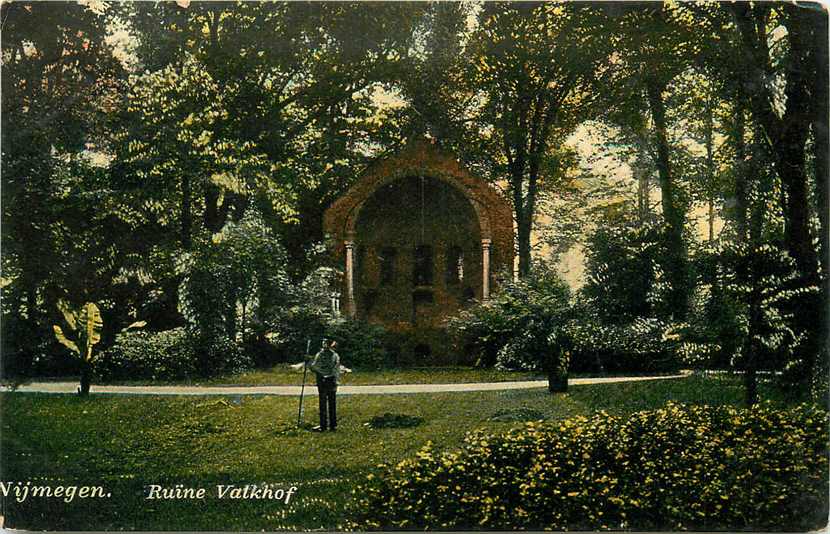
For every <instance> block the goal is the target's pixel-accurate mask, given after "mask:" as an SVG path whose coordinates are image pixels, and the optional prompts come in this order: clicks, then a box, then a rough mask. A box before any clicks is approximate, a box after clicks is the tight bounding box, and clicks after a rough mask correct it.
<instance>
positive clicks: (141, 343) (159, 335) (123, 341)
mask: <svg viewBox="0 0 830 534" xmlns="http://www.w3.org/2000/svg"><path fill="white" fill-rule="evenodd" d="M228 356H230V355H228ZM197 371H198V366H197V359H196V348H195V344H194V341H193V339H192V338H191V336H190V334H189V333H188V332H187V330H186V329H185V328H174V329H172V330H165V331H162V332H146V331H137V332H122V333H120V334H118V335H117V336H116V338H115V343H114V344H113V346H112V347H110V348H109V349H107V350H106V351H105V352H104V353H103V354H102V355H101V359H100V361H99V362H98V364H97V365H96V368H95V374H96V375H97V376H98V377H99V378H100V379H101V380H104V381H110V380H141V379H149V380H176V379H185V378H193V377H196V376H198V375H199V373H198V372H197Z"/></svg>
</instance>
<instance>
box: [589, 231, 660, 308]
mask: <svg viewBox="0 0 830 534" xmlns="http://www.w3.org/2000/svg"><path fill="white" fill-rule="evenodd" d="M663 252H664V251H663V247H662V246H661V245H660V226H659V225H654V224H645V225H630V224H625V225H612V224H606V225H604V226H601V227H599V228H597V229H596V231H594V233H593V234H592V235H591V236H590V238H589V239H588V244H587V247H586V259H585V286H584V287H583V289H582V293H583V294H584V295H585V297H586V298H587V300H588V301H589V303H590V306H591V307H592V308H593V309H594V311H595V312H596V314H597V315H598V317H599V319H600V320H601V321H602V322H604V323H609V324H625V323H628V322H630V321H632V320H634V319H635V318H637V317H648V316H651V315H653V314H654V313H655V312H656V311H657V310H658V309H659V308H660V306H659V303H660V301H661V298H662V296H663V293H664V292H665V291H664V290H663V286H664V285H665V284H666V282H665V279H664V277H663V270H662V268H661V266H660V261H661V258H662V256H663Z"/></svg>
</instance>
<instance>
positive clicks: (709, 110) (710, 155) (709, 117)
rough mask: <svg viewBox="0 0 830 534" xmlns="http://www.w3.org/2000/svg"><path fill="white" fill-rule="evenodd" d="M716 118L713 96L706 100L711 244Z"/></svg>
mask: <svg viewBox="0 0 830 534" xmlns="http://www.w3.org/2000/svg"><path fill="white" fill-rule="evenodd" d="M713 123H714V118H713V116H712V95H711V94H710V95H709V96H708V98H707V100H706V131H705V137H706V191H707V197H708V198H707V204H708V209H709V220H708V222H709V243H712V242H714V240H715V147H714V146H713V145H714V143H713V141H712V132H713V131H714V129H715V127H714V124H713Z"/></svg>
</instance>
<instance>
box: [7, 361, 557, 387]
mask: <svg viewBox="0 0 830 534" xmlns="http://www.w3.org/2000/svg"><path fill="white" fill-rule="evenodd" d="M541 378H544V377H543V376H541V375H540V374H538V373H530V372H522V371H500V370H497V369H492V368H488V369H485V368H477V367H414V368H396V369H384V370H378V371H360V370H356V371H355V372H352V373H346V374H344V375H343V378H342V383H343V384H344V385H351V386H366V385H374V384H456V383H469V382H509V381H512V380H535V379H541ZM39 380H43V379H37V378H35V379H32V380H25V381H24V383H25V382H29V381H34V382H37V381H39ZM48 380H50V381H54V380H61V381H69V382H75V381H78V380H79V378H78V377H76V376H70V377H51V378H49V379H48ZM302 380H303V373H302V372H301V371H296V370H294V369H292V368H290V367H289V365H288V364H278V365H275V366H273V367H271V368H269V369H255V370H251V371H247V372H244V373H238V374H229V375H220V376H216V377H212V378H205V379H195V380H178V381H165V380H155V381H151V380H126V381H112V382H106V384H121V385H136V386H137V385H154V386H158V385H172V384H177V385H211V386H219V385H233V386H299V385H300V384H301V383H302ZM7 382H9V383H11V382H12V381H7ZM313 382H314V375H313V374H312V373H311V371H309V373H308V376H307V377H306V384H310V383H313ZM99 383H101V384H103V382H98V381H94V380H93V384H99Z"/></svg>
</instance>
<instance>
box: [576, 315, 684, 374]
mask: <svg viewBox="0 0 830 534" xmlns="http://www.w3.org/2000/svg"><path fill="white" fill-rule="evenodd" d="M675 328H676V326H675V325H673V324H672V323H668V322H665V321H662V320H660V319H657V318H654V317H638V318H636V319H634V320H633V321H631V322H630V323H627V324H604V323H602V322H601V321H599V320H597V319H596V318H591V317H590V315H583V316H582V317H580V319H579V320H575V321H574V322H573V323H571V326H570V327H569V329H568V332H569V334H570V336H571V343H572V347H573V348H572V356H571V369H572V370H573V371H583V372H585V371H589V372H665V371H676V370H677V368H678V361H677V359H676V354H675V351H676V349H677V343H678V336H677V333H676V332H675V331H674V330H675Z"/></svg>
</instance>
